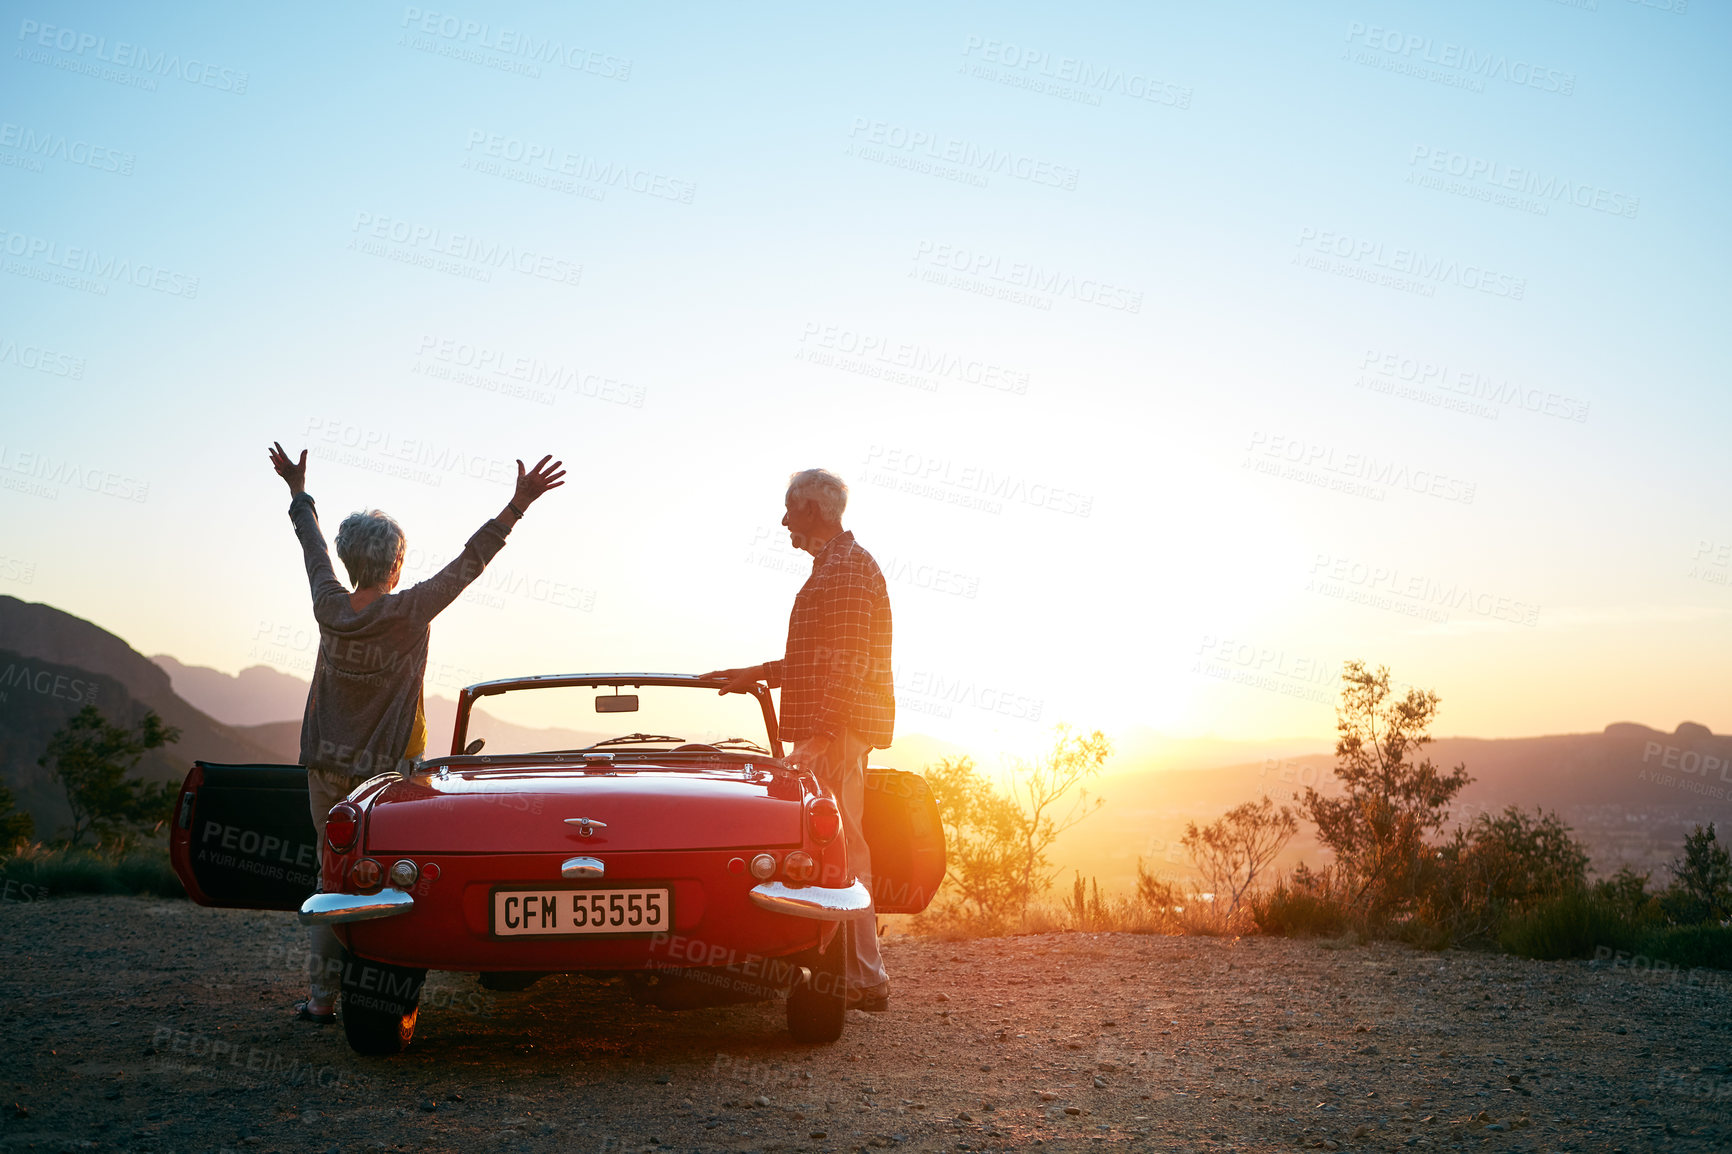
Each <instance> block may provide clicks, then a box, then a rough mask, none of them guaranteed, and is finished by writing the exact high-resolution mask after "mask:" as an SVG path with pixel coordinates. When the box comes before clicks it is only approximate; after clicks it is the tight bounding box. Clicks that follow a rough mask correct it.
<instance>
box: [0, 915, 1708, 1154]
mask: <svg viewBox="0 0 1732 1154" xmlns="http://www.w3.org/2000/svg"><path fill="white" fill-rule="evenodd" d="M0 943H3V944H0V949H3V950H4V953H5V957H6V959H7V962H8V964H7V965H6V966H5V977H4V978H3V979H0V1004H4V1005H5V1006H6V1007H8V1010H9V1012H8V1013H7V1014H6V1016H5V1019H4V1024H3V1025H0V1047H3V1052H4V1054H5V1062H4V1067H3V1069H4V1072H3V1073H0V1079H3V1082H4V1084H3V1086H0V1093H3V1096H0V1149H5V1150H29V1149H36V1150H56V1151H58V1150H108V1149H118V1150H140V1151H164V1152H167V1151H183V1150H193V1151H199V1150H208V1151H224V1150H226V1151H242V1152H253V1151H256V1152H257V1154H273V1152H286V1151H306V1152H308V1154H384V1152H387V1151H392V1152H395V1151H442V1150H450V1151H472V1150H482V1151H543V1150H546V1151H576V1152H580V1154H614V1152H623V1151H640V1150H643V1151H657V1152H666V1151H674V1150H702V1151H717V1150H720V1151H747V1150H761V1151H766V1152H770V1151H856V1150H867V1149H876V1148H894V1147H902V1148H906V1149H909V1150H941V1149H942V1150H999V1149H1027V1148H1029V1147H1032V1146H1037V1145H1038V1146H1041V1147H1043V1148H1048V1149H1053V1150H1083V1149H1088V1150H1097V1149H1100V1148H1102V1147H1103V1146H1110V1147H1113V1148H1119V1147H1121V1146H1123V1147H1125V1148H1128V1149H1133V1150H1142V1149H1149V1150H1175V1149H1176V1150H1234V1149H1244V1150H1266V1149H1270V1148H1287V1149H1298V1148H1308V1149H1323V1150H1335V1149H1344V1150H1359V1149H1364V1150H1395V1149H1401V1148H1427V1147H1438V1148H1445V1149H1452V1150H1453V1149H1466V1150H1481V1149H1489V1150H1498V1151H1504V1150H1510V1151H1526V1150H1532V1151H1539V1150H1582V1151H1601V1150H1605V1151H1615V1150H1619V1149H1623V1150H1625V1151H1631V1152H1634V1151H1647V1150H1662V1149H1663V1150H1677V1151H1687V1150H1724V1149H1729V1148H1732V1065H1729V1063H1732V977H1729V976H1728V975H1725V974H1719V973H1712V974H1706V975H1702V974H1698V975H1683V974H1675V973H1664V972H1662V973H1655V972H1653V971H1652V970H1651V969H1649V968H1647V967H1646V966H1644V965H1643V964H1642V963H1640V961H1638V962H1637V963H1636V964H1635V966H1634V967H1632V966H1631V965H1630V964H1627V963H1623V962H1622V961H1620V962H1619V964H1616V965H1614V964H1613V963H1612V962H1611V961H1605V962H1597V963H1595V962H1528V961H1522V960H1520V959H1516V958H1508V957H1502V956H1497V955H1490V954H1478V953H1465V952H1459V951H1450V952H1445V953H1424V952H1420V951H1416V950H1410V949H1407V948H1404V947H1400V946H1393V945H1373V946H1337V945H1336V944H1335V943H1322V942H1305V941H1287V940H1281V939H1270V938H1246V939H1239V940H1232V939H1214V938H1163V937H1144V936H1136V935H1126V934H1055V935H1046V936H1038V937H1021V938H1000V939H987V940H981V941H973V942H940V941H934V940H928V939H919V938H905V937H903V938H887V939H886V940H885V957H886V964H887V965H888V967H889V969H890V971H891V973H892V976H893V994H892V998H891V1009H890V1012H889V1013H887V1014H865V1013H861V1012H858V1011H851V1012H850V1014H849V1021H848V1027H847V1031H846V1033H845V1034H844V1035H843V1038H842V1040H841V1041H840V1042H839V1043H837V1044H835V1045H833V1046H815V1047H807V1046H800V1045H797V1044H795V1043H794V1042H793V1041H791V1040H790V1039H789V1038H788V1036H787V1033H786V1030H785V1028H784V1025H783V1017H782V1010H781V1007H780V1006H779V1005H768V1004H766V1005H748V1006H731V1007H726V1008H718V1009H709V1010H695V1011H686V1012H682V1013H668V1012H662V1011H659V1010H655V1009H652V1008H647V1007H638V1006H634V1005H632V1004H631V1003H630V1001H629V1000H628V999H627V998H626V995H625V991H624V990H623V988H621V987H620V986H619V985H617V984H607V983H602V982H597V981H592V980H586V979H579V978H571V977H552V978H547V979H544V980H543V981H541V982H540V983H538V984H537V985H535V986H533V987H531V988H530V989H529V990H527V991H524V992H522V993H492V992H489V991H486V990H482V989H481V988H480V987H479V986H478V985H477V983H476V980H475V978H474V977H473V976H472V975H466V974H444V973H440V974H434V975H432V976H431V977H430V978H429V980H428V985H427V991H426V995H425V996H424V999H423V1010H422V1013H421V1019H420V1022H419V1025H418V1027H417V1030H416V1037H415V1040H414V1042H413V1044H412V1045H411V1046H410V1048H409V1049H408V1050H407V1051H405V1052H404V1053H403V1054H402V1055H400V1056H398V1057H396V1058H390V1059H362V1058H358V1057H356V1056H355V1055H353V1054H352V1053H350V1051H349V1049H348V1047H347V1046H346V1045H345V1043H344V1041H343V1038H342V1033H341V1027H340V1026H333V1027H319V1026H314V1025H310V1024H306V1023H297V1022H294V1021H292V1020H291V1011H290V1007H291V1006H292V1005H293V1003H294V1001H295V1000H296V998H297V997H299V996H300V995H301V992H302V988H303V987H302V981H301V969H300V967H301V964H302V956H303V951H304V945H305V937H304V933H303V931H301V929H300V928H299V927H298V926H296V925H295V923H294V921H293V919H292V918H291V917H290V916H289V915H286V914H275V913H254V912H247V911H237V910H207V909H202V908H200V907H197V906H194V905H192V904H190V903H187V902H174V901H162V900H155V899H147V898H113V897H82V898H61V899H53V900H48V901H36V902H26V903H7V904H4V905H0Z"/></svg>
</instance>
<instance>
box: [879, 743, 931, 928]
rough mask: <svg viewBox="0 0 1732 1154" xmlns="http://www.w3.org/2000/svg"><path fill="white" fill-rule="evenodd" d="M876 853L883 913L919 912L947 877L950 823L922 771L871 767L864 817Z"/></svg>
mask: <svg viewBox="0 0 1732 1154" xmlns="http://www.w3.org/2000/svg"><path fill="white" fill-rule="evenodd" d="M861 824H862V826H864V832H865V834H866V844H867V846H868V847H869V848H870V849H871V851H872V901H873V904H874V905H875V906H876V907H877V910H878V912H879V913H881V914H917V913H919V912H920V911H921V910H924V909H925V908H926V907H927V906H929V905H931V904H932V899H933V897H934V896H935V895H936V894H937V893H938V887H939V884H940V883H942V882H943V881H944V866H945V855H944V825H943V823H942V822H940V821H939V820H938V801H937V799H936V798H934V797H933V796H932V788H931V786H929V785H927V784H926V779H925V778H924V777H922V776H920V775H919V774H918V773H906V772H904V771H902V770H899V769H886V768H884V767H883V766H876V765H874V766H870V767H868V768H867V770H866V812H865V814H864V815H863V816H862V818H861Z"/></svg>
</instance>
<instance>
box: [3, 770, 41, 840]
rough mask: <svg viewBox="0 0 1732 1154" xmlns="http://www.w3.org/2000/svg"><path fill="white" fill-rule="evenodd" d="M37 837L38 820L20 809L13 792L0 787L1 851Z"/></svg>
mask: <svg viewBox="0 0 1732 1154" xmlns="http://www.w3.org/2000/svg"><path fill="white" fill-rule="evenodd" d="M35 836H36V820H35V819H34V818H32V817H31V816H30V815H29V814H27V813H25V812H24V811H23V810H21V809H19V808H18V803H17V800H16V799H15V798H14V797H13V796H12V791H11V790H9V789H7V788H6V787H5V786H3V785H0V850H9V849H12V848H13V847H14V846H16V845H18V844H19V843H20V842H27V841H29V840H30V839H31V838H33V837H35Z"/></svg>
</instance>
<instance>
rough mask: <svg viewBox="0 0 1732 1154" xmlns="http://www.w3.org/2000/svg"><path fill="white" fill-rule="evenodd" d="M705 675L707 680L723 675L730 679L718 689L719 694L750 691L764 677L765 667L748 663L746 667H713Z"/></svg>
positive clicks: (713, 679)
mask: <svg viewBox="0 0 1732 1154" xmlns="http://www.w3.org/2000/svg"><path fill="white" fill-rule="evenodd" d="M703 677H704V680H705V681H715V680H717V679H718V678H723V677H725V678H727V679H728V683H727V684H726V685H724V686H722V687H721V689H719V690H717V691H716V692H717V693H718V694H722V693H750V692H751V691H752V686H754V685H756V684H757V683H758V682H760V681H762V680H763V679H764V667H763V666H762V665H748V666H746V667H745V668H744V669H712V670H710V671H709V672H708V673H706V674H704V675H703Z"/></svg>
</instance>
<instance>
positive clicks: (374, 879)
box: [349, 857, 385, 892]
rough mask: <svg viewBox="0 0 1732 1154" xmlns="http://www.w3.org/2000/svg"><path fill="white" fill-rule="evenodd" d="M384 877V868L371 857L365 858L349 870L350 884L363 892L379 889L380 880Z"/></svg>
mask: <svg viewBox="0 0 1732 1154" xmlns="http://www.w3.org/2000/svg"><path fill="white" fill-rule="evenodd" d="M384 876H385V867H384V866H382V865H380V864H379V863H378V862H376V861H374V860H373V859H372V858H370V857H364V858H362V859H361V860H360V861H358V862H356V863H355V865H354V868H352V869H350V870H349V884H350V885H352V886H354V887H355V888H356V889H357V890H360V891H362V892H365V891H367V890H374V889H378V888H379V879H380V878H382V877H384Z"/></svg>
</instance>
